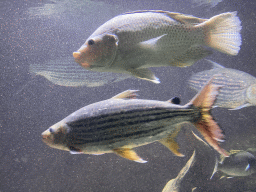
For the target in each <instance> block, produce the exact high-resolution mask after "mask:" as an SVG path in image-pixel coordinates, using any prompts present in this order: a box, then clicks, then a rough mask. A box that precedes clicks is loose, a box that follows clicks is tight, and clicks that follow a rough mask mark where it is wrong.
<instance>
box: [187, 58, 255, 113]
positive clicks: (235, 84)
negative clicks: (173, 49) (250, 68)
mask: <svg viewBox="0 0 256 192" xmlns="http://www.w3.org/2000/svg"><path fill="white" fill-rule="evenodd" d="M207 61H209V62H210V63H212V64H213V69H211V70H206V71H202V72H199V73H196V74H194V75H192V77H191V78H190V79H189V86H190V87H191V88H193V89H195V90H197V91H199V90H200V89H201V88H202V87H203V86H204V84H205V83H206V82H207V81H208V80H209V79H211V78H212V77H213V76H215V78H214V80H213V84H215V85H221V86H222V87H221V89H220V92H219V94H218V97H217V100H216V102H215V105H216V106H217V107H223V108H231V109H233V110H237V109H241V108H244V107H249V106H255V105H256V78H255V77H253V76H252V75H250V74H248V73H245V72H242V71H239V70H236V69H230V68H225V67H223V66H221V65H220V64H218V63H215V62H213V61H210V60H207Z"/></svg>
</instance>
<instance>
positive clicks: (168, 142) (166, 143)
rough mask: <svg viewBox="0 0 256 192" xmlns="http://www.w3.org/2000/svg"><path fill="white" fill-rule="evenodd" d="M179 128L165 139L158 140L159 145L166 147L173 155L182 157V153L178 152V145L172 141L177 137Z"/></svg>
mask: <svg viewBox="0 0 256 192" xmlns="http://www.w3.org/2000/svg"><path fill="white" fill-rule="evenodd" d="M180 128H181V127H179V128H177V129H176V130H175V131H174V132H173V133H171V134H169V135H168V136H167V137H165V138H163V139H161V140H159V142H160V143H162V144H163V145H164V146H166V147H167V148H168V149H170V150H171V152H173V153H174V154H175V155H177V156H179V157H184V155H183V154H182V153H180V152H179V148H180V147H179V145H178V143H177V142H176V141H175V140H174V139H175V137H177V135H178V133H179V131H180Z"/></svg>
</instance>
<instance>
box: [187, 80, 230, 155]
mask: <svg viewBox="0 0 256 192" xmlns="http://www.w3.org/2000/svg"><path fill="white" fill-rule="evenodd" d="M213 79H214V77H213V78H212V79H211V80H210V81H208V83H207V84H206V85H205V86H204V87H203V89H202V90H201V91H200V92H199V93H198V94H197V95H196V96H195V97H194V98H193V99H192V100H191V101H190V102H189V103H188V104H189V105H191V104H192V105H194V106H196V107H198V108H199V109H200V112H201V119H200V120H199V121H198V122H196V123H194V124H195V126H196V128H197V129H198V130H199V131H200V133H201V134H202V135H203V137H204V139H205V140H206V141H207V142H208V143H209V145H211V146H212V147H213V148H214V149H215V150H217V151H218V152H219V153H220V154H222V155H224V156H228V153H227V152H226V151H225V150H224V149H222V148H221V147H220V146H219V142H220V141H222V142H223V138H224V135H223V134H222V131H221V129H220V127H219V126H218V124H217V123H216V122H215V121H214V119H213V117H212V116H211V113H210V112H211V109H212V106H213V104H214V101H215V99H216V97H217V95H218V90H219V88H220V86H215V85H213V84H212V80H213Z"/></svg>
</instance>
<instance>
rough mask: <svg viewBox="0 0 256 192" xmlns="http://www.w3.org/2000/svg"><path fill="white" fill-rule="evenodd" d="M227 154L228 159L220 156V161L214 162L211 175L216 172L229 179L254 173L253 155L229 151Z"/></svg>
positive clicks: (255, 165) (255, 166)
mask: <svg viewBox="0 0 256 192" xmlns="http://www.w3.org/2000/svg"><path fill="white" fill-rule="evenodd" d="M229 153H230V156H229V157H223V156H221V161H220V162H218V161H216V166H215V169H214V172H213V175H214V174H215V173H216V172H217V171H221V172H223V173H225V174H226V175H228V176H231V177H232V176H249V175H251V174H253V173H255V172H256V158H255V156H254V155H253V154H251V153H249V152H247V151H243V150H231V151H230V152H229ZM213 175H212V177H213Z"/></svg>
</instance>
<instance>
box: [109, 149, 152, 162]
mask: <svg viewBox="0 0 256 192" xmlns="http://www.w3.org/2000/svg"><path fill="white" fill-rule="evenodd" d="M113 152H114V153H116V154H117V155H119V156H121V157H123V158H126V159H129V160H132V161H136V162H138V163H146V162H147V161H145V160H143V159H142V158H141V157H139V156H138V155H137V153H136V152H135V151H133V150H132V149H130V148H117V149H113Z"/></svg>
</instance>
